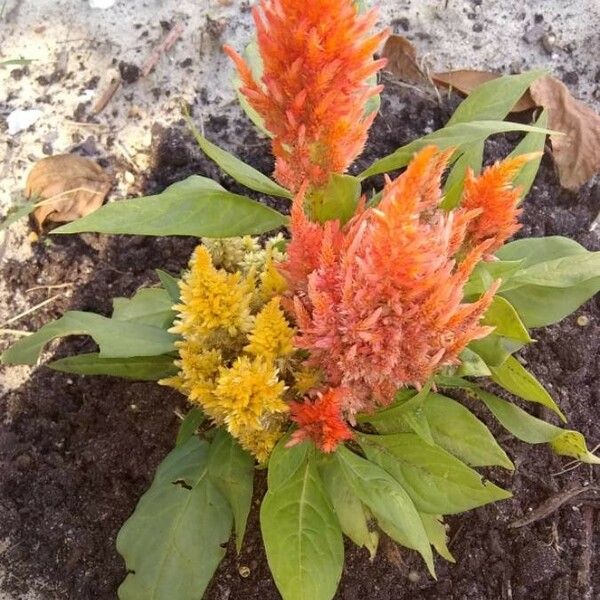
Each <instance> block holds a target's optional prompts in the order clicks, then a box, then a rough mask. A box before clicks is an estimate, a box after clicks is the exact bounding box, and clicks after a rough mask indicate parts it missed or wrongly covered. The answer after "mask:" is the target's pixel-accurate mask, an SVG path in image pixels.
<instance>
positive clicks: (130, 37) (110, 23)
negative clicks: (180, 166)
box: [0, 0, 600, 600]
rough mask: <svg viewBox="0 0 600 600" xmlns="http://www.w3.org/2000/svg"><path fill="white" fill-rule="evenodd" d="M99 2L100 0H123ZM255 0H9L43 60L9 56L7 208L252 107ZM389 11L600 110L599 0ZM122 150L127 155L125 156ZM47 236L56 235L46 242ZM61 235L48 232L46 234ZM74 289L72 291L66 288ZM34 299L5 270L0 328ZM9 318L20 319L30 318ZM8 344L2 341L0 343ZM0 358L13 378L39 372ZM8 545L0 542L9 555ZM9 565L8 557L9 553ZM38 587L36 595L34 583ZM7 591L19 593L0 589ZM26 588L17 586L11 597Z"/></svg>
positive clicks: (0, 136) (20, 247)
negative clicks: (34, 170)
mask: <svg viewBox="0 0 600 600" xmlns="http://www.w3.org/2000/svg"><path fill="white" fill-rule="evenodd" d="M111 4H112V6H109V7H108V8H104V9H102V8H92V5H106V6H108V5H111ZM250 4H251V3H250V2H248V1H247V0H177V1H170V0H116V1H115V2H111V0H0V62H2V61H4V60H8V59H19V58H23V59H30V60H32V61H33V62H32V63H31V64H29V65H28V66H27V67H26V68H23V67H20V66H8V67H7V66H4V67H2V66H0V215H2V214H4V213H5V212H6V210H7V209H8V207H9V206H11V205H12V204H13V203H15V202H18V201H19V198H20V195H21V190H22V189H23V188H24V184H25V178H26V175H27V173H28V171H29V169H30V168H31V166H32V164H33V163H34V162H35V161H36V160H38V159H40V158H42V157H44V156H46V155H49V154H59V153H63V152H69V151H71V150H72V149H73V148H74V147H77V146H79V147H81V145H82V144H83V145H87V146H88V147H89V148H91V149H92V150H93V154H94V155H95V156H96V157H100V158H102V157H105V158H108V159H109V160H108V162H109V163H110V164H111V168H112V169H113V174H114V176H115V182H116V185H115V188H114V190H113V193H112V197H113V198H116V197H121V196H124V195H126V194H127V193H128V191H129V189H130V187H131V186H132V185H133V184H134V183H135V182H136V180H137V179H138V178H139V177H140V176H141V174H142V173H143V172H144V171H145V170H146V169H147V168H148V166H149V152H148V148H149V145H150V136H151V128H152V126H153V124H155V123H161V124H169V123H172V122H173V121H174V120H177V119H178V118H179V111H180V109H179V107H180V104H181V102H182V100H183V101H185V102H187V103H189V104H191V105H194V107H195V108H194V114H195V118H196V120H198V121H199V120H201V118H202V116H205V115H207V114H208V113H209V112H210V113H213V114H215V113H220V112H224V111H233V110H239V109H238V108H237V105H236V103H235V99H234V93H233V90H232V86H231V83H230V80H231V76H232V68H231V65H230V64H229V63H228V61H227V60H226V58H225V57H224V55H223V53H222V51H221V46H222V43H223V42H224V41H227V42H228V43H231V44H232V45H234V46H235V47H237V48H240V49H241V48H243V46H244V44H245V43H246V42H247V41H248V40H249V38H250V35H251V27H250V24H251V19H250V11H249V6H250ZM379 4H380V6H381V23H382V24H391V25H392V26H393V28H394V29H395V31H396V32H398V33H401V34H403V35H406V36H407V37H409V38H410V39H411V40H413V42H414V43H415V45H416V46H417V48H418V50H419V52H420V55H421V56H422V57H423V58H424V59H426V60H427V61H428V62H429V63H430V64H431V65H432V67H433V68H434V69H435V70H450V69H457V68H484V69H490V70H499V71H503V72H514V71H520V70H522V69H526V68H532V67H544V68H546V69H547V70H549V71H550V72H552V73H554V74H556V75H557V76H558V77H560V78H562V79H563V80H564V81H565V82H566V83H567V84H568V85H569V87H570V88H571V89H572V91H573V92H574V93H575V94H576V95H577V96H579V97H580V98H582V99H584V100H586V101H587V102H589V103H590V104H591V105H593V106H594V107H595V108H596V109H599V110H600V84H598V83H597V81H600V65H598V63H597V57H598V56H600V3H599V2H598V0H542V1H539V0H524V1H522V2H503V1H500V0H447V1H446V2H444V0H381V1H380V2H379ZM178 23H179V24H181V25H182V26H183V27H184V31H183V33H182V35H181V37H180V38H179V40H178V41H177V43H176V44H175V46H174V47H173V48H172V49H171V50H170V51H169V52H168V53H167V54H164V55H162V56H161V57H160V59H159V61H158V63H157V65H156V68H155V69H154V70H153V72H152V73H151V74H150V75H149V76H148V77H145V78H139V79H138V78H136V77H135V69H133V70H132V67H131V65H135V66H137V67H141V66H142V65H143V63H144V62H145V61H146V60H147V58H148V57H149V56H150V55H151V54H152V51H153V49H154V48H156V46H157V45H158V44H159V42H160V40H161V39H163V38H164V36H165V35H166V34H167V32H168V31H169V29H170V28H172V27H173V26H175V25H176V24H178ZM120 63H123V65H124V66H126V68H125V70H124V71H123V73H124V75H125V76H126V79H131V83H124V85H122V86H121V88H120V89H119V90H118V91H117V93H116V94H115V95H114V97H113V98H112V100H111V101H110V103H109V104H108V106H107V108H106V109H105V110H104V111H103V112H102V113H100V114H99V115H96V116H93V117H92V116H91V113H92V106H93V105H94V103H95V102H96V101H97V100H98V98H99V97H100V96H101V95H102V93H103V91H104V90H105V89H106V88H107V86H108V85H110V82H111V80H113V79H114V78H115V77H116V76H117V74H118V72H119V64H120ZM20 109H23V110H27V109H35V110H38V111H40V112H39V118H38V119H37V121H36V122H35V123H34V124H33V125H31V127H29V128H28V129H27V130H24V131H21V132H18V133H14V134H11V133H9V129H8V123H9V116H10V115H11V114H12V113H13V112H14V111H15V110H20ZM115 156H117V157H118V158H119V159H120V160H119V161H118V163H119V164H120V165H125V166H123V167H116V166H115V160H114V157H115ZM32 243H39V242H34V241H32V239H31V236H29V230H28V226H27V224H26V223H25V222H24V221H23V222H21V223H19V224H18V225H16V226H14V227H13V228H12V229H11V231H10V234H9V235H5V236H2V234H0V260H6V259H7V258H16V259H18V260H24V259H26V258H27V257H28V256H29V254H30V250H31V244H32ZM42 243H43V242H42ZM46 243H48V242H46ZM66 293H68V292H66ZM15 306H16V307H18V308H17V312H18V311H19V310H27V308H29V307H30V304H29V300H28V298H27V295H26V294H25V293H24V294H23V296H22V297H20V298H14V297H13V298H10V299H8V298H7V295H6V292H5V290H4V288H3V284H2V282H0V328H2V326H3V325H2V324H4V323H6V321H7V320H9V319H10V318H11V317H14V316H15ZM10 327H14V328H18V327H19V323H18V321H16V322H14V323H12V324H11V325H10ZM0 343H1V342H0ZM27 374H28V369H27V368H23V367H14V368H6V367H1V371H0V390H2V389H3V390H6V389H9V388H12V387H15V386H17V385H19V384H20V382H22V381H23V379H24V378H25V377H27ZM3 547H4V546H3V544H2V543H1V542H0V565H1V555H2V552H3ZM0 576H1V566H0ZM31 598H33V596H31ZM0 600H9V599H7V598H5V597H1V596H0ZM10 600H13V599H10Z"/></svg>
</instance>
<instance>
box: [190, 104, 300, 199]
mask: <svg viewBox="0 0 600 600" xmlns="http://www.w3.org/2000/svg"><path fill="white" fill-rule="evenodd" d="M186 121H187V124H188V127H189V128H190V130H191V131H192V134H193V135H194V137H195V138H196V142H198V146H200V148H201V149H202V151H203V152H204V153H205V154H206V155H207V156H208V157H209V158H210V159H211V160H213V161H214V162H216V163H217V165H219V167H221V169H223V171H225V173H227V174H228V175H231V177H233V178H234V179H235V180H236V181H237V182H238V183H241V184H242V185H244V186H246V187H247V188H250V189H251V190H254V191H256V192H261V193H263V194H270V195H271V196H280V197H282V198H291V197H292V194H291V193H290V192H289V191H288V190H286V189H285V188H284V187H281V186H280V185H279V184H278V183H275V182H274V181H273V180H272V179H270V178H269V177H267V176H266V175H263V174H262V173H261V172H260V171H257V170H256V169H255V168H254V167H251V166H250V165H247V164H246V163H245V162H244V161H243V160H240V159H239V158H237V157H236V156H234V155H233V154H230V153H229V152H226V151H225V150H223V149H222V148H219V146H217V145H216V144H213V143H212V142H209V141H208V140H207V139H206V138H205V137H204V136H203V135H202V134H201V133H200V132H199V131H198V130H197V129H196V127H195V126H194V123H193V122H192V119H191V118H190V116H189V115H186Z"/></svg>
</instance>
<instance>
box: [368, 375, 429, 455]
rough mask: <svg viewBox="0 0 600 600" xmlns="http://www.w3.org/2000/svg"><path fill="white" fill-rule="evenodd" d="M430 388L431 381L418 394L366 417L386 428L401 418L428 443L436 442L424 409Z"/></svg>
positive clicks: (376, 424) (377, 425)
mask: <svg viewBox="0 0 600 600" xmlns="http://www.w3.org/2000/svg"><path fill="white" fill-rule="evenodd" d="M430 390H431V383H428V384H427V385H426V386H425V387H423V389H422V390H421V391H420V392H419V393H418V394H414V395H411V396H410V397H407V398H405V399H400V402H397V403H396V404H394V406H391V407H390V408H387V409H385V410H382V411H379V412H377V413H375V414H374V415H372V416H368V415H367V416H366V417H365V418H366V420H367V421H368V422H370V423H372V424H374V425H375V426H376V427H377V428H379V427H380V426H381V427H383V428H385V427H388V426H389V425H387V424H391V423H398V421H399V420H401V422H402V423H403V425H404V426H406V427H408V428H409V430H412V431H414V432H415V433H416V434H417V435H418V436H419V437H420V438H421V439H423V440H424V441H425V442H426V443H427V444H434V443H435V442H434V441H433V437H432V434H431V430H430V428H429V423H428V421H427V416H426V414H425V411H424V410H423V404H424V402H425V399H426V398H427V396H428V394H429V391H430ZM407 395H408V394H407ZM397 399H398V398H397Z"/></svg>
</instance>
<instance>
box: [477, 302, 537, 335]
mask: <svg viewBox="0 0 600 600" xmlns="http://www.w3.org/2000/svg"><path fill="white" fill-rule="evenodd" d="M481 324H482V325H489V326H492V327H494V328H495V329H494V333H495V334H496V335H498V336H502V337H505V338H511V339H512V340H516V341H518V342H523V344H529V343H531V342H532V341H533V340H532V339H531V337H530V335H529V332H528V331H527V328H526V327H525V325H523V322H522V321H521V319H520V317H519V314H518V313H517V311H516V310H515V309H514V307H513V306H512V304H511V303H510V302H509V301H508V300H507V299H506V298H502V296H495V297H494V299H493V300H492V303H491V304H490V307H489V308H488V309H487V311H486V313H485V314H484V315H483V318H482V319H481Z"/></svg>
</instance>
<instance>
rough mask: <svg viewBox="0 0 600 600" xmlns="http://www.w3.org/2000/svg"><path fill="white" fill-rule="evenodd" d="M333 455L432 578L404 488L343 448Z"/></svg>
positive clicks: (426, 550) (430, 555) (363, 497)
mask: <svg viewBox="0 0 600 600" xmlns="http://www.w3.org/2000/svg"><path fill="white" fill-rule="evenodd" d="M415 437H416V436H415ZM417 439H418V438H417ZM334 456H335V459H336V460H337V462H338V464H339V465H340V467H341V470H342V472H343V473H344V476H345V478H346V481H347V483H348V484H349V485H350V487H351V488H352V490H353V491H354V493H355V494H356V495H357V496H358V497H359V498H360V500H361V502H363V503H364V504H366V505H367V506H368V507H369V509H370V510H371V512H372V513H373V515H374V516H375V518H376V519H377V521H378V522H379V524H380V526H382V529H384V531H385V532H386V533H387V534H388V535H390V537H392V538H393V539H395V540H396V541H398V542H399V543H401V544H403V545H404V546H406V547H407V548H411V549H413V550H416V551H417V552H418V553H419V554H420V555H421V556H422V557H423V560H424V561H425V564H426V565H427V568H428V569H429V572H430V573H431V574H432V575H433V576H434V577H435V567H434V564H433V553H432V552H431V546H430V545H429V540H428V538H427V534H426V532H425V528H424V526H423V523H422V521H421V519H420V518H419V513H418V512H417V509H416V508H415V505H414V504H413V502H412V500H411V499H410V497H409V495H408V494H407V493H406V491H405V490H404V489H403V487H402V486H401V485H400V484H399V483H398V482H397V481H396V480H395V479H394V478H393V477H392V476H391V475H390V474H389V473H387V472H386V471H384V470H383V469H382V468H380V467H379V466H378V465H376V464H373V463H372V462H370V461H368V460H365V459H364V458H361V457H360V456H357V455H356V454H354V452H351V451H350V450H348V449H347V448H345V447H343V446H340V447H339V448H338V449H337V451H336V453H335V455H334ZM307 600H308V599H307Z"/></svg>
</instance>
